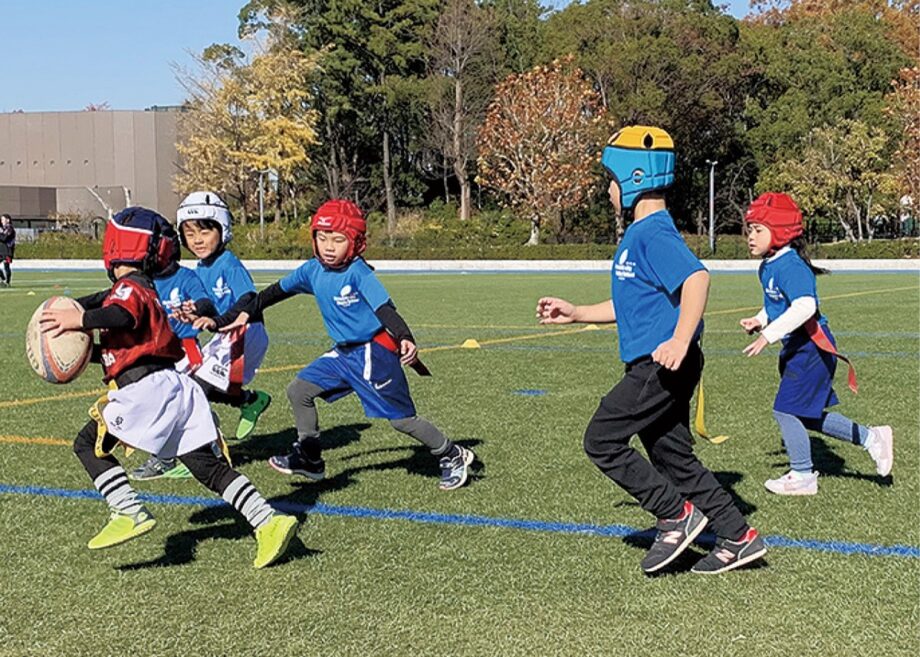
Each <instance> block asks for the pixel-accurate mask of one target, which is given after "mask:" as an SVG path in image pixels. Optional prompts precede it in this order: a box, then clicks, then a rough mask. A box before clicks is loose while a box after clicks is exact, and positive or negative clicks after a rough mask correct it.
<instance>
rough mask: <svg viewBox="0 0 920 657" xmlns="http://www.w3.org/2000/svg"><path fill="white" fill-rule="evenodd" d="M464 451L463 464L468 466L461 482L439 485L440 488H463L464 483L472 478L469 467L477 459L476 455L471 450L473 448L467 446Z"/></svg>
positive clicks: (445, 489) (446, 489) (444, 489)
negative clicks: (451, 484)
mask: <svg viewBox="0 0 920 657" xmlns="http://www.w3.org/2000/svg"><path fill="white" fill-rule="evenodd" d="M463 451H464V454H463V465H465V466H466V468H465V469H464V470H463V477H462V478H461V479H460V481H459V482H457V483H456V484H455V485H453V486H447V487H445V486H438V490H443V491H448V490H457V489H458V488H461V487H462V486H463V485H464V484H466V482H467V480H468V479H469V478H470V473H469V470H468V468H469V467H470V466H471V465H473V461H475V460H476V455H475V454H474V453H473V450H471V449H466V448H464V450H463Z"/></svg>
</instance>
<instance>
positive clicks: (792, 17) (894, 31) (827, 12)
mask: <svg viewBox="0 0 920 657" xmlns="http://www.w3.org/2000/svg"><path fill="white" fill-rule="evenodd" d="M751 4H752V6H753V7H752V8H753V9H754V14H752V17H751V18H752V20H753V21H756V22H759V23H771V24H774V25H776V24H783V23H790V22H795V21H798V20H807V19H811V18H816V17H818V18H827V17H829V16H833V15H834V14H837V13H840V12H848V11H854V10H856V11H859V12H862V13H865V14H868V15H871V16H874V17H876V18H878V19H879V20H880V21H881V22H882V23H884V25H885V26H886V32H887V33H888V36H889V38H890V39H892V40H893V41H894V42H896V43H897V44H898V45H899V46H900V47H901V49H902V50H903V52H904V54H905V55H907V56H908V57H915V56H916V55H917V46H918V40H917V30H918V24H917V22H918V17H920V0H754V1H753V2H752V3H751Z"/></svg>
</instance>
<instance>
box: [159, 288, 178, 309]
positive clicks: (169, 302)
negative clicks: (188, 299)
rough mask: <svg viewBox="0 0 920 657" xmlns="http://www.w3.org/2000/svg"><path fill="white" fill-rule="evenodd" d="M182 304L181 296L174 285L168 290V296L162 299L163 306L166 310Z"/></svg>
mask: <svg viewBox="0 0 920 657" xmlns="http://www.w3.org/2000/svg"><path fill="white" fill-rule="evenodd" d="M181 305H182V296H181V295H180V294H179V288H177V287H174V288H173V289H171V290H170V291H169V296H168V298H166V299H163V307H164V308H165V309H166V310H175V309H176V308H178V307H179V306H181Z"/></svg>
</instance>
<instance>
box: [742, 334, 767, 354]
mask: <svg viewBox="0 0 920 657" xmlns="http://www.w3.org/2000/svg"><path fill="white" fill-rule="evenodd" d="M768 344H770V343H769V342H767V339H766V338H765V337H763V336H762V335H761V336H758V337H757V339H756V340H754V341H753V342H752V343H751V344H749V345H748V346H746V347H745V348H744V352H743V353H744V355H745V356H747V357H748V358H750V357H751V356H756V355H757V354H759V353H760V352H761V351H763V350H764V349H766V348H767V345H768Z"/></svg>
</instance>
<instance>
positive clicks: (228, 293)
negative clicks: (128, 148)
mask: <svg viewBox="0 0 920 657" xmlns="http://www.w3.org/2000/svg"><path fill="white" fill-rule="evenodd" d="M177 220H178V228H179V237H180V239H181V240H182V244H183V245H184V246H185V247H186V248H187V249H189V250H190V251H191V252H192V253H194V254H195V256H197V257H198V266H197V267H196V269H195V273H196V274H197V275H198V278H199V279H200V280H201V283H202V285H203V286H204V289H205V292H206V293H207V295H208V297H209V299H210V301H211V303H212V305H213V309H214V311H215V313H216V314H217V315H222V314H224V313H228V312H230V311H231V310H234V309H236V310H239V309H240V308H242V307H243V306H245V305H246V304H247V303H248V302H249V301H250V300H251V299H253V298H254V297H255V294H256V288H255V284H254V283H253V282H252V277H251V276H250V275H249V272H248V271H246V268H245V267H244V266H243V263H242V262H240V260H239V258H237V257H236V255H234V253H233V252H232V251H230V249H228V248H227V244H228V243H229V242H230V240H231V239H232V237H233V233H232V217H231V215H230V210H229V209H228V208H227V205H226V204H225V203H224V202H223V201H222V200H221V199H220V197H219V196H217V194H215V193H213V192H193V193H192V194H189V195H188V196H187V197H186V198H185V200H184V201H182V204H181V205H180V206H179V211H178V213H177ZM179 314H180V315H182V316H183V319H185V320H195V321H193V322H192V325H193V327H194V328H196V329H201V328H209V327H211V326H212V325H213V320H211V319H210V318H209V317H207V316H206V314H207V313H206V309H201V308H196V307H195V306H194V304H188V305H187V306H185V307H184V308H183V311H182V312H180V313H179ZM267 351H268V333H267V332H266V331H265V325H264V324H263V323H262V319H261V317H258V318H254V321H253V322H252V323H251V324H250V325H248V326H246V327H241V328H240V329H239V330H236V331H232V332H226V333H220V334H218V335H215V336H214V338H212V339H211V341H210V342H208V343H207V344H206V345H205V346H204V347H203V348H202V351H201V353H202V358H203V363H202V364H201V366H200V367H198V368H197V370H196V372H195V378H196V380H197V381H198V382H199V383H200V384H201V386H202V388H204V391H205V393H207V395H208V399H209V400H211V401H216V402H219V403H224V404H229V405H230V406H234V407H237V408H239V409H240V422H239V425H238V426H237V430H236V438H238V439H243V438H247V437H248V436H249V435H250V434H251V433H252V431H253V429H255V426H256V422H257V421H258V419H259V416H260V415H261V414H262V413H263V412H264V411H265V409H267V408H268V406H269V404H271V396H270V395H269V394H268V393H266V392H263V391H261V390H244V389H243V388H242V386H244V385H247V384H249V383H250V382H251V381H252V379H253V378H254V377H255V375H256V372H257V371H258V368H259V366H260V365H261V364H262V360H263V359H264V358H265V353H266V352H267Z"/></svg>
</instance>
